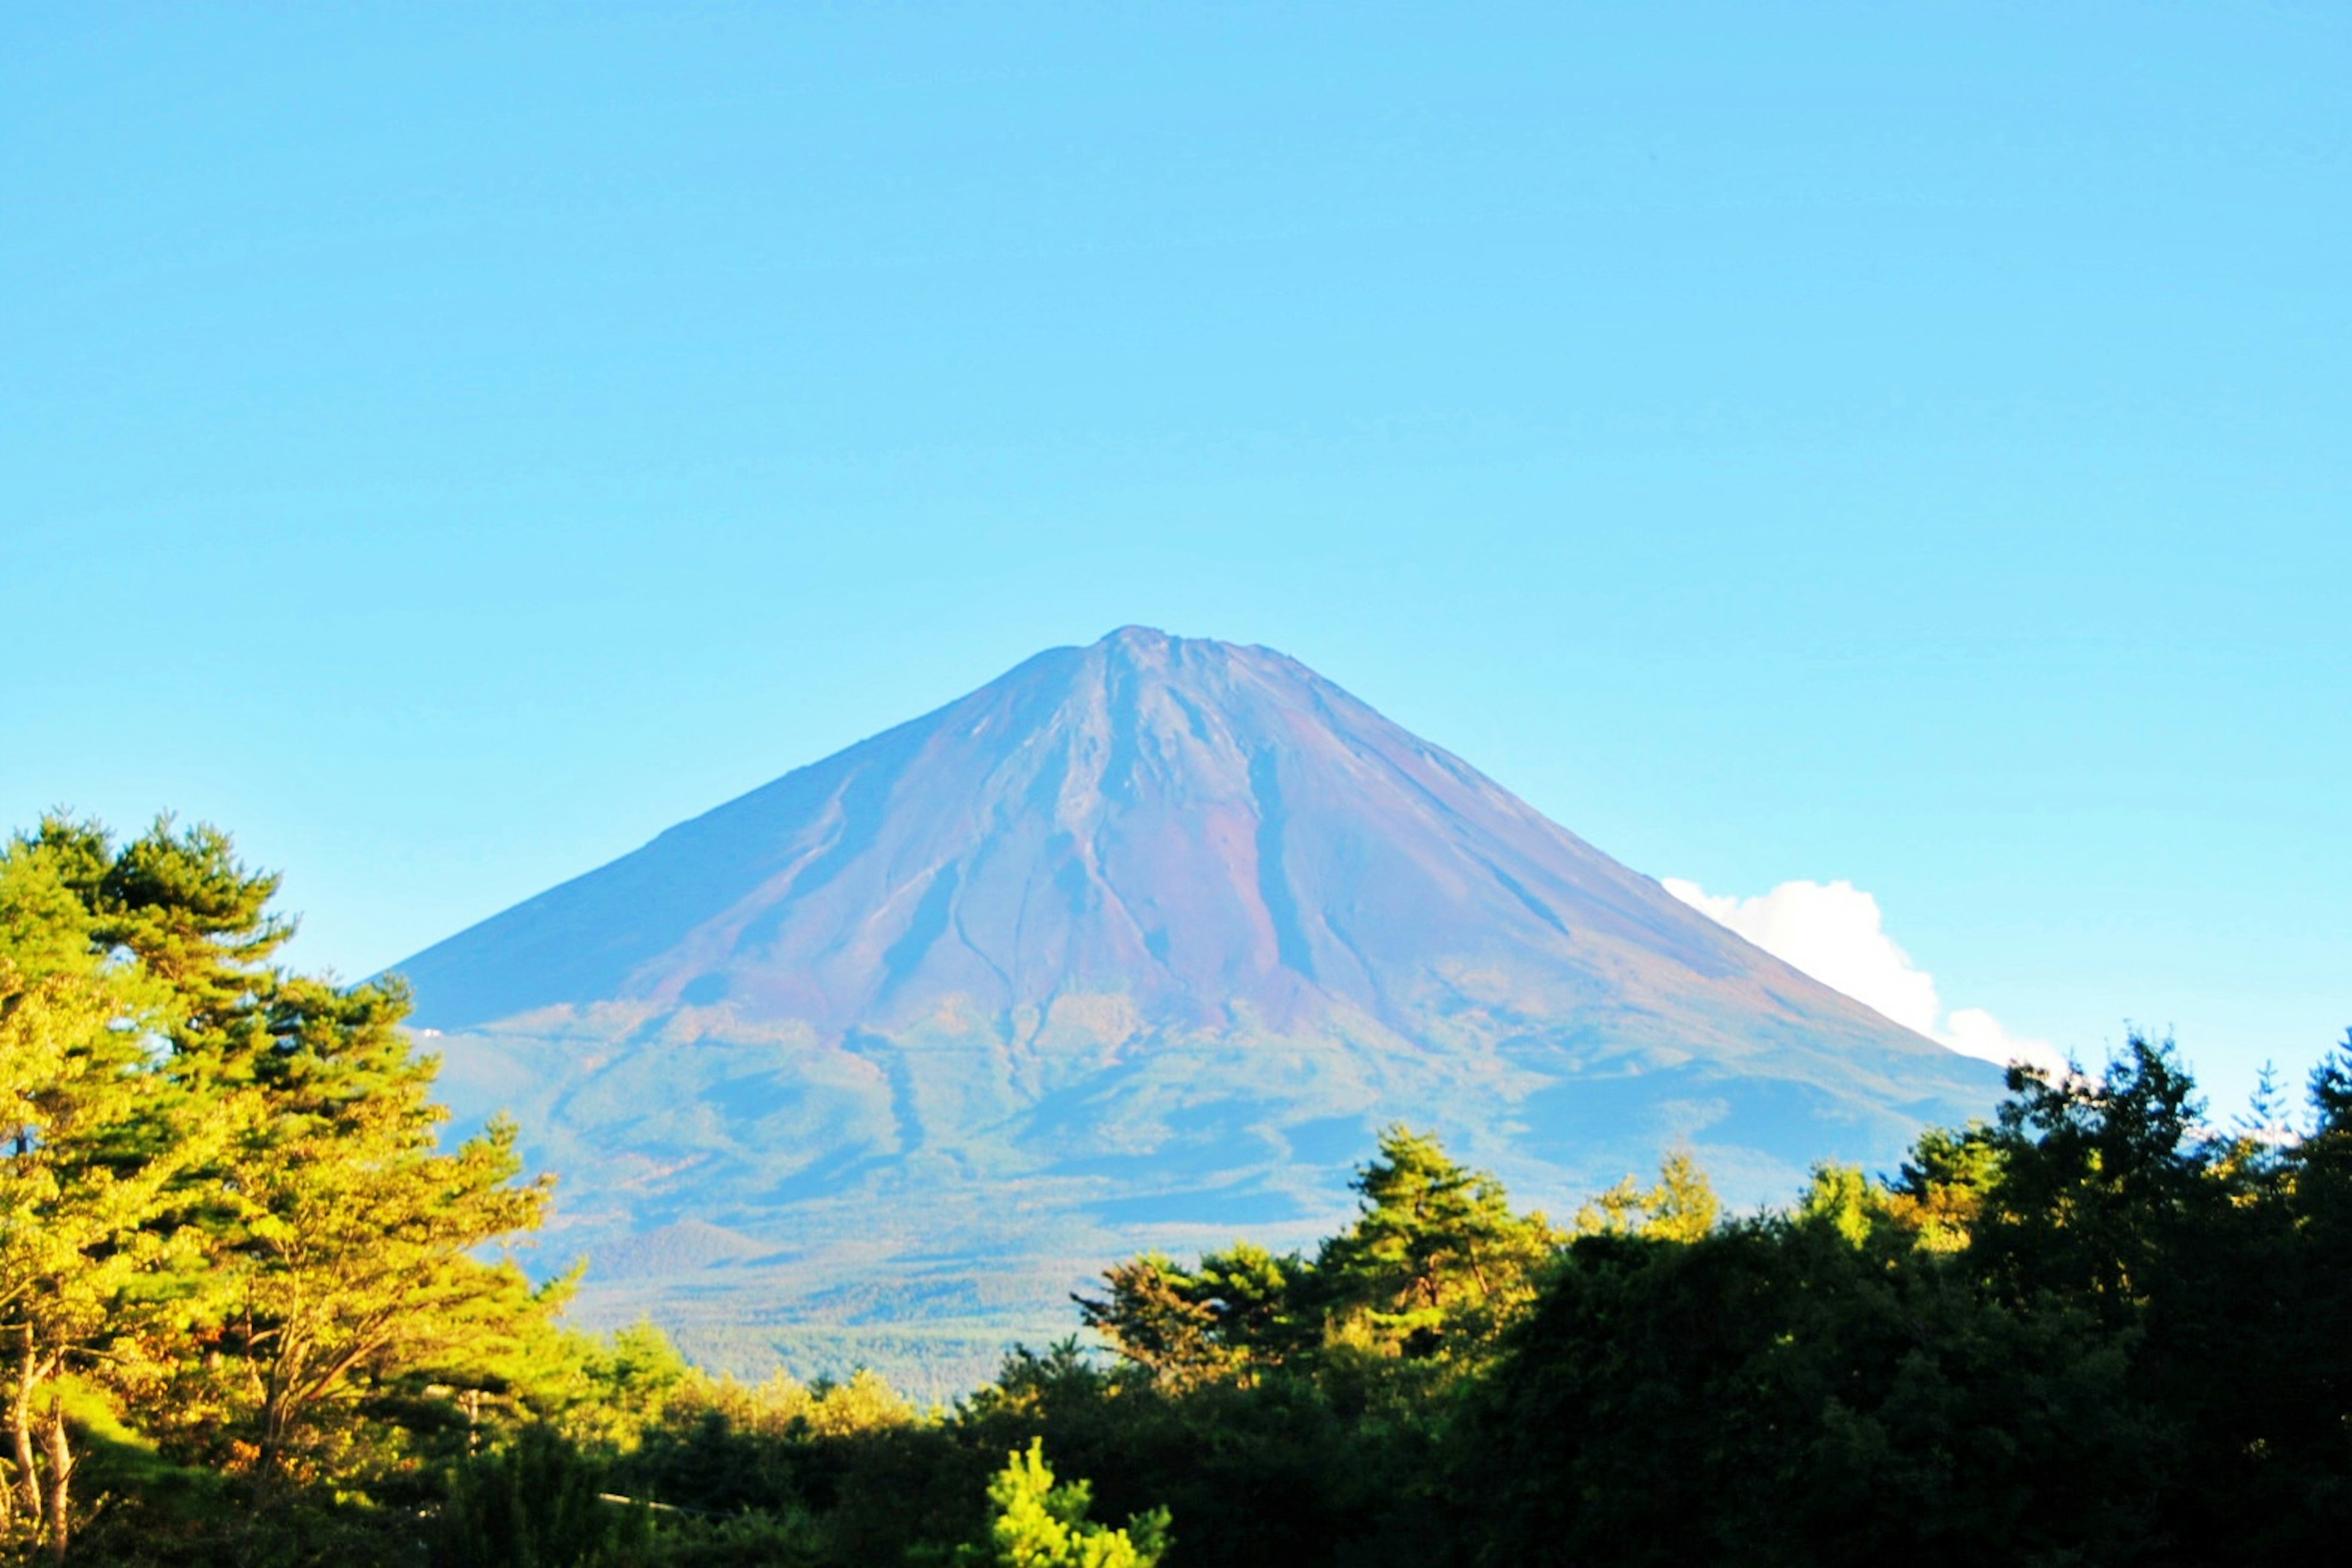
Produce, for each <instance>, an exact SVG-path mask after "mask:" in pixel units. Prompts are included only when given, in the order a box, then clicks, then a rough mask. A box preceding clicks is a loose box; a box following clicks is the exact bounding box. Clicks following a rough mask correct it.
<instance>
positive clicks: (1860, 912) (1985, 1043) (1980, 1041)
mask: <svg viewBox="0 0 2352 1568" xmlns="http://www.w3.org/2000/svg"><path fill="white" fill-rule="evenodd" d="M1664 885H1665V889H1666V891H1668V892H1669V893H1672V894H1673V895H1674V896H1675V898H1677V899H1680V900H1682V901H1683V902H1684V903H1686V904H1688V905H1690V907H1691V908H1693V909H1695V910H1698V911H1699V912H1700V913H1701V914H1704V915H1706V916H1707V917H1708V918H1709V919H1710V920H1713V921H1715V922H1716V923H1717V924H1718V925H1723V926H1727V927H1729V928H1730V929H1731V930H1732V931H1737V932H1738V934H1739V935H1741V936H1743V937H1746V938H1747V939H1748V941H1749V942H1754V943H1755V944H1756V945H1757V946H1759V947H1760V948H1762V949H1763V950H1764V951H1765V952H1769V953H1770V954H1771V955H1772V956H1773V957H1775V958H1778V959H1780V960H1781V961H1782V962H1783V963H1787V964H1788V965H1790V967H1791V968H1793V969H1799V970H1802V971H1803V972H1804V973H1807V974H1810V975H1811V976H1812V977H1813V978H1814V979H1816V980H1818V981H1820V982H1821V983H1822V984H1824V985H1827V986H1829V987H1830V988H1831V989H1832V990H1834V991H1843V993H1845V994H1847V995H1848V996H1851V997H1853V999H1854V1000H1855V1001H1857V1002H1860V1003H1862V1004H1863V1005H1865V1006H1868V1007H1872V1008H1874V1009H1876V1010H1877V1011H1878V1012H1880V1013H1883V1014H1885V1016H1887V1017H1889V1018H1892V1019H1894V1020H1895V1022H1896V1023H1898V1024H1900V1025H1902V1026H1904V1027H1905V1028H1907V1029H1916V1030H1917V1031H1918V1032H1919V1033H1920V1034H1923V1035H1925V1036H1927V1037H1928V1038H1929V1039H1931V1040H1935V1041H1937V1042H1939V1043H1940V1044H1942V1045H1945V1046H1948V1047H1950V1048H1951V1049H1953V1050H1956V1051H1958V1052H1959V1053H1960V1054H1961V1055H1962V1056H1969V1057H1978V1058H1982V1059H1984V1060H1986V1061H1990V1062H2000V1063H2003V1064H2006V1063H2009V1062H2012V1061H2022V1062H2026V1063H2029V1064H2031V1065H2032V1066H2035V1067H2039V1068H2046V1069H2049V1070H2051V1071H2053V1072H2056V1071H2063V1070H2064V1069H2065V1067H2066V1058H2065V1057H2064V1056H2063V1054H2062V1053H2060V1051H2059V1050H2058V1048H2057V1047H2054V1046H2053V1045H2051V1044H2050V1043H2049V1042H2048V1041H2046V1040H2032V1039H2025V1038H2021V1037H2019V1036H2016V1035H2012V1034H2011V1033H2010V1032H2009V1030H2008V1029H2007V1028H2005V1027H2004V1026H2002V1024H2001V1022H2000V1019H1998V1018H1996V1017H1994V1016H1992V1015H1991V1014H1990V1013H1988V1012H1986V1011H1985V1010H1984V1009H1983V1008H1981V1007H1958V1008H1955V1009H1953V1010H1952V1011H1951V1012H1949V1013H1947V1012H1945V1011H1944V1005H1943V1001H1942V999H1941V998H1940V997H1938V996H1937V994H1936V977H1935V976H1934V975H1933V974H1930V973H1927V971H1926V970H1924V969H1922V968H1920V967H1919V965H1918V964H1917V963H1915V962H1914V961H1913V959H1912V957H1911V955H1910V954H1909V953H1907V952H1904V951H1903V949H1902V947H1901V946H1900V945H1899V944H1897V943H1896V942H1895V939H1894V938H1893V937H1891V936H1889V935H1887V934H1886V925H1885V916H1884V914H1883V913H1882V912H1881V911H1880V910H1879V908H1878V900H1876V899H1874V898H1873V897H1871V895H1870V894H1868V893H1866V892H1864V891H1863V890H1862V889H1860V888H1857V887H1855V886H1854V885H1853V883H1852V882H1845V881H1838V882H1783V883H1781V884H1780V886H1779V887H1777V888H1775V889H1772V890H1771V891H1770V892H1769V893H1760V894H1759V895H1757V896H1756V897H1754V898H1752V899H1742V898H1735V897H1727V896H1724V895H1719V894H1716V893H1710V892H1708V891H1707V890H1706V889H1704V888H1702V887H1700V886H1699V885H1698V884H1697V883H1696V882H1686V881H1684V880H1682V879H1679V878H1674V877H1669V878H1667V879H1665V884H1664Z"/></svg>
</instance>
